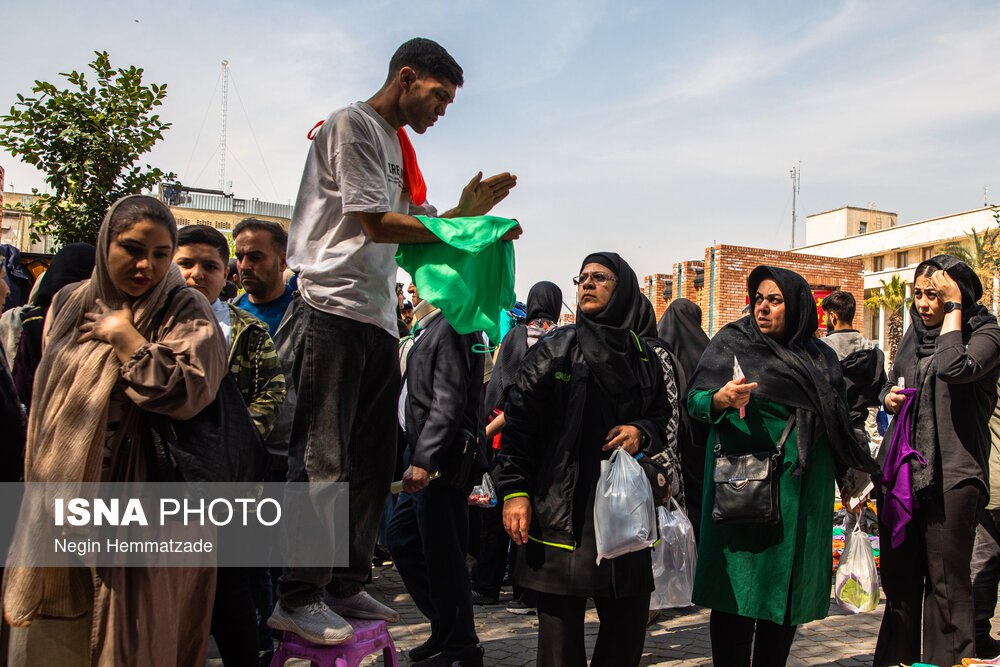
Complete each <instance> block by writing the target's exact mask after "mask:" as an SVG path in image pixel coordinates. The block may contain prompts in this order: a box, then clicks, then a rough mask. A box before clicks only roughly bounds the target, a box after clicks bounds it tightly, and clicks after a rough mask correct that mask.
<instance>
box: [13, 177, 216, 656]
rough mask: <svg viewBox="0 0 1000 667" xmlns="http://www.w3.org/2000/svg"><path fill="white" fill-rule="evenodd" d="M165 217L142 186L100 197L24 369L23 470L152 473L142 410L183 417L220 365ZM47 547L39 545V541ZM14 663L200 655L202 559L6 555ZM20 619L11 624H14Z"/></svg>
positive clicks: (70, 476)
mask: <svg viewBox="0 0 1000 667" xmlns="http://www.w3.org/2000/svg"><path fill="white" fill-rule="evenodd" d="M176 244H177V224H176V222H175V221H174V217H173V215H172V214H171V213H170V209H169V208H167V206H166V205H165V204H163V203H162V202H160V201H158V200H157V199H154V198H153V197H147V196H140V195H135V196H129V197H125V198H122V199H119V200H118V201H117V202H115V203H114V204H113V205H112V206H111V208H110V209H109V210H108V213H107V215H106V216H105V218H104V222H103V224H102V225H101V229H100V232H99V235H98V241H97V263H96V268H95V269H94V274H93V276H92V277H91V278H90V279H89V280H85V281H83V282H80V283H75V284H72V285H68V286H66V287H65V288H63V289H62V290H60V291H59V292H58V293H57V294H56V295H55V297H54V298H53V300H52V305H51V307H50V309H49V312H48V315H47V319H46V323H45V332H44V343H43V344H44V349H43V352H42V358H41V362H40V363H39V366H38V370H37V372H36V375H35V390H34V397H33V405H32V411H31V415H30V418H29V424H28V444H27V451H26V457H25V480H26V481H27V482H139V481H146V480H149V479H150V475H151V473H150V466H151V462H150V461H149V460H147V456H146V447H147V441H146V438H148V437H149V433H148V432H147V431H146V430H145V428H144V427H143V420H142V418H141V412H142V411H149V412H155V413H159V414H162V415H167V416H169V417H172V418H174V419H179V420H184V419H190V418H191V417H193V416H194V415H196V414H197V413H199V412H200V411H201V410H202V409H203V408H205V407H206V406H207V405H208V404H209V403H211V402H212V401H213V400H214V399H215V395H216V393H217V391H218V387H219V384H220V382H221V381H222V378H223V376H224V374H225V373H226V372H227V369H226V346H225V339H224V337H223V334H222V330H221V329H220V328H219V325H218V324H217V323H216V320H215V316H214V315H213V313H212V310H211V308H210V306H209V304H208V302H207V301H206V300H205V297H203V296H202V295H201V294H199V293H198V292H197V291H196V290H193V289H183V287H184V280H183V279H182V278H181V275H180V271H179V270H178V268H177V266H176V265H175V264H174V263H173V255H174V249H175V247H176ZM46 548H48V547H46ZM5 575H6V576H5V581H4V614H5V617H6V618H7V620H8V621H9V622H10V624H11V625H12V626H14V628H15V631H14V632H13V633H12V636H11V652H10V658H11V664H13V665H43V664H44V665H50V664H59V665H99V666H101V667H105V666H106V667H111V666H112V665H144V666H152V667H168V666H170V667H174V666H176V665H200V664H204V662H205V655H206V652H207V647H208V630H209V623H210V620H211V615H212V599H213V596H214V592H215V570H214V568H207V567H203V568H190V567H189V568H181V567H178V568H166V567H165V568H154V567H145V568H143V567H131V568H124V567H116V568H109V567H98V568H96V569H95V568H86V567H79V568H30V567H18V568H8V569H7V570H6V572H5ZM22 628H23V629H22Z"/></svg>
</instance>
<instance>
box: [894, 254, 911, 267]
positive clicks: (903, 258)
mask: <svg viewBox="0 0 1000 667" xmlns="http://www.w3.org/2000/svg"><path fill="white" fill-rule="evenodd" d="M909 255H910V253H908V252H906V251H905V250H904V251H902V252H897V253H896V268H897V269H905V268H906V267H907V266H909V265H910V257H909Z"/></svg>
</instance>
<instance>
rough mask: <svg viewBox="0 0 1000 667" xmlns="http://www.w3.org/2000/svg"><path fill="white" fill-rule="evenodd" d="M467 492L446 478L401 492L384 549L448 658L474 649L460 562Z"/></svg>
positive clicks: (469, 587) (466, 525)
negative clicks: (407, 491)
mask: <svg viewBox="0 0 1000 667" xmlns="http://www.w3.org/2000/svg"><path fill="white" fill-rule="evenodd" d="M468 510H469V506H468V493H467V492H466V491H464V490H461V489H456V488H454V487H452V486H449V485H448V484H447V482H446V481H444V480H438V481H435V482H431V483H430V484H429V485H428V486H427V488H425V489H423V490H422V491H418V492H417V493H401V494H399V499H398V500H397V502H396V508H395V510H393V513H392V521H390V522H389V536H388V539H389V551H390V552H391V553H392V560H393V563H395V565H396V569H398V570H399V576H400V577H401V578H402V579H403V584H404V585H405V586H406V591H407V592H408V593H409V594H410V597H412V598H413V602H414V603H415V604H416V605H417V608H418V609H419V610H420V613H422V614H423V615H424V616H426V617H427V620H428V621H430V625H431V636H430V641H431V643H433V644H438V645H440V646H442V647H443V650H442V653H443V654H444V655H445V656H446V657H448V658H452V659H453V660H461V659H463V658H466V657H469V656H471V655H476V654H478V649H477V648H476V647H477V646H478V644H479V637H478V636H477V635H476V623H475V618H474V616H473V610H472V585H471V584H470V583H469V571H468V569H467V568H466V566H465V554H466V551H467V549H468V544H469V511H468Z"/></svg>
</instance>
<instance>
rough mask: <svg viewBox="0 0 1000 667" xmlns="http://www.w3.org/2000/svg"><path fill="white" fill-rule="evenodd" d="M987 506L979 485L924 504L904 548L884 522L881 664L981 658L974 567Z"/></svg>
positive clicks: (877, 665)
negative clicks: (982, 510)
mask: <svg viewBox="0 0 1000 667" xmlns="http://www.w3.org/2000/svg"><path fill="white" fill-rule="evenodd" d="M982 501H983V491H982V489H981V488H980V486H979V485H978V484H977V483H974V482H967V483H963V484H959V485H958V486H956V487H955V488H953V489H951V490H950V491H947V492H945V493H944V495H943V496H940V497H938V498H931V499H927V500H923V501H921V505H920V507H918V508H917V509H915V510H914V513H913V518H912V519H911V520H910V523H909V524H908V525H907V526H906V535H905V537H904V538H903V543H902V544H901V545H900V546H899V548H898V549H893V548H892V545H891V544H890V542H889V539H888V536H889V529H888V528H884V527H883V526H882V524H881V522H880V523H879V534H880V535H883V536H884V537H883V539H882V545H881V546H882V551H881V565H882V589H883V590H884V591H885V597H886V606H885V614H884V615H883V616H882V627H881V628H880V629H879V633H878V643H877V644H876V645H875V660H874V663H873V664H874V665H875V667H886V666H888V665H898V664H900V663H907V664H909V663H912V662H921V661H923V662H927V663H930V664H933V665H958V664H961V663H962V658H963V657H965V658H968V657H970V656H972V655H973V652H974V646H973V625H974V622H973V604H972V580H971V575H970V562H971V561H972V545H973V541H974V539H975V534H976V519H977V517H978V515H979V508H980V507H982ZM921 620H922V621H923V623H922V624H921ZM921 626H922V627H923V655H922V657H921V646H920V637H921Z"/></svg>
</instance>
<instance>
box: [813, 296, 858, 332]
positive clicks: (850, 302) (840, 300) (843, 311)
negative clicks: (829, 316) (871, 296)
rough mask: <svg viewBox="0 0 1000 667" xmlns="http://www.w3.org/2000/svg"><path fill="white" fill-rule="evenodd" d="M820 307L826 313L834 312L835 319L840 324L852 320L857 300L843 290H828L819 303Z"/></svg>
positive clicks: (849, 322) (848, 322)
mask: <svg viewBox="0 0 1000 667" xmlns="http://www.w3.org/2000/svg"><path fill="white" fill-rule="evenodd" d="M819 306H820V308H822V309H823V310H824V311H826V312H828V313H836V315H837V319H838V320H840V322H841V323H842V324H851V323H852V322H854V314H855V313H856V312H857V302H855V300H854V295H853V294H851V293H850V292H845V291H844V290H837V291H835V292H830V294H829V295H828V296H827V297H826V298H825V299H823V301H822V302H820V304H819Z"/></svg>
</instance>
